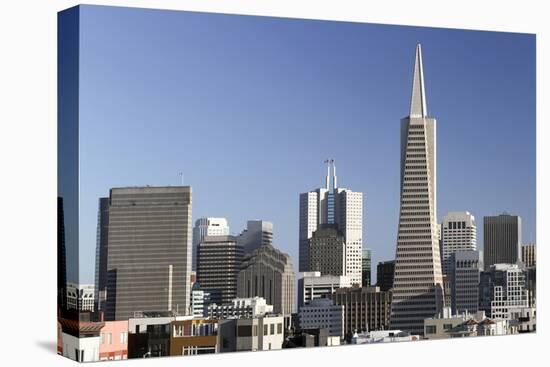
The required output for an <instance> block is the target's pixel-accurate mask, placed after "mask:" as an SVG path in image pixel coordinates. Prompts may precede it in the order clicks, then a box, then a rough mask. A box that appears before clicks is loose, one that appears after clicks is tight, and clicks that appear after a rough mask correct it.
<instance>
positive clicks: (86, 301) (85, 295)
mask: <svg viewBox="0 0 550 367" xmlns="http://www.w3.org/2000/svg"><path fill="white" fill-rule="evenodd" d="M94 288H95V287H94V285H93V284H76V283H67V309H69V310H77V311H90V312H94V305H95V302H94V294H95V292H94Z"/></svg>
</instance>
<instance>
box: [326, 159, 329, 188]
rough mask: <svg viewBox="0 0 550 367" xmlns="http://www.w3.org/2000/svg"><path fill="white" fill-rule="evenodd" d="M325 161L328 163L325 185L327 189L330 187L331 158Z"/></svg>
mask: <svg viewBox="0 0 550 367" xmlns="http://www.w3.org/2000/svg"><path fill="white" fill-rule="evenodd" d="M325 163H326V164H327V177H326V183H325V186H326V188H327V190H329V189H330V159H326V160H325Z"/></svg>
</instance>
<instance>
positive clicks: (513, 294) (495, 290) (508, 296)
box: [479, 264, 529, 319]
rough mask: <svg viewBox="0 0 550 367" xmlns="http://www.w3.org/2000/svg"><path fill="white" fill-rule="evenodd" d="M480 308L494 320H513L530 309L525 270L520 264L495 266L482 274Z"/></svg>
mask: <svg viewBox="0 0 550 367" xmlns="http://www.w3.org/2000/svg"><path fill="white" fill-rule="evenodd" d="M479 307H480V309H482V310H484V311H485V313H486V314H487V315H488V317H491V318H493V319H512V318H513V317H512V314H514V313H516V312H518V310H520V309H522V308H524V309H525V308H528V307H529V297H528V293H527V289H526V279H525V269H524V268H523V267H522V266H521V265H518V264H495V265H491V266H490V267H489V270H487V271H484V272H482V273H481V280H480V284H479Z"/></svg>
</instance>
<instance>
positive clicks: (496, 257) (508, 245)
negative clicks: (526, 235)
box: [483, 213, 521, 270]
mask: <svg viewBox="0 0 550 367" xmlns="http://www.w3.org/2000/svg"><path fill="white" fill-rule="evenodd" d="M520 259H521V218H520V217H519V216H517V215H509V214H506V213H504V214H500V215H497V216H493V217H483V263H484V265H485V270H488V269H489V268H490V266H491V265H494V264H515V263H517V262H518V260H520Z"/></svg>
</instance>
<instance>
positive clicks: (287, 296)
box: [237, 245, 296, 316]
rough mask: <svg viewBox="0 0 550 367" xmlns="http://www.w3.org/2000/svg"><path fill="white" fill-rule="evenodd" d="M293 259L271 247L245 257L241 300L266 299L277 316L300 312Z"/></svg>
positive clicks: (240, 276) (239, 287) (239, 285)
mask: <svg viewBox="0 0 550 367" xmlns="http://www.w3.org/2000/svg"><path fill="white" fill-rule="evenodd" d="M295 278H296V277H295V275H294V271H293V270H292V261H291V259H290V256H289V255H288V254H286V253H284V252H281V251H279V250H277V249H276V248H275V247H273V246H271V245H265V246H261V247H259V248H257V249H256V250H254V251H253V252H252V253H250V254H247V255H245V257H244V259H243V261H242V264H241V267H240V271H239V273H238V277H237V279H238V281H237V297H239V298H253V297H262V298H264V299H265V300H266V302H267V304H269V305H273V312H275V313H277V314H282V315H285V316H286V315H291V314H292V313H294V312H296V311H295V310H296V307H295V300H296V285H295V281H296V279H295Z"/></svg>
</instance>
